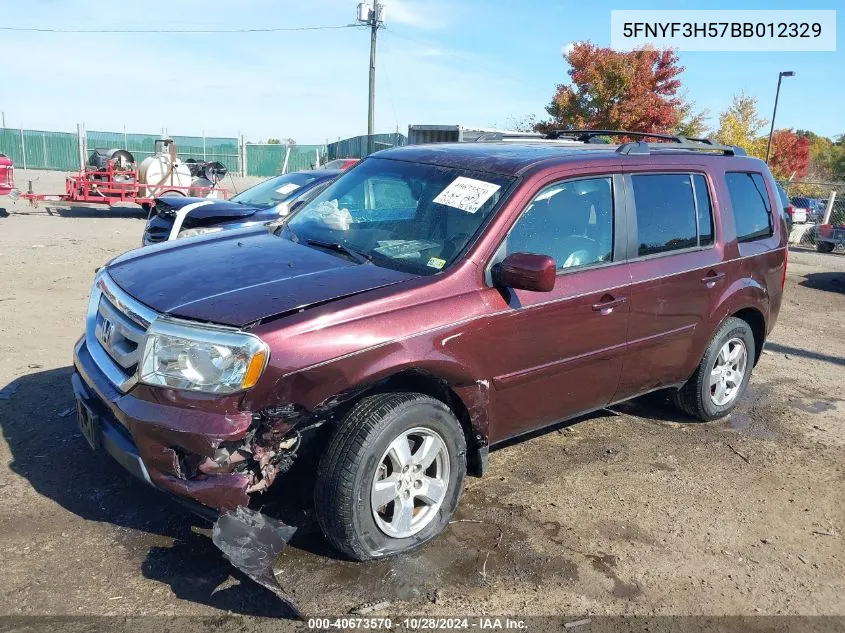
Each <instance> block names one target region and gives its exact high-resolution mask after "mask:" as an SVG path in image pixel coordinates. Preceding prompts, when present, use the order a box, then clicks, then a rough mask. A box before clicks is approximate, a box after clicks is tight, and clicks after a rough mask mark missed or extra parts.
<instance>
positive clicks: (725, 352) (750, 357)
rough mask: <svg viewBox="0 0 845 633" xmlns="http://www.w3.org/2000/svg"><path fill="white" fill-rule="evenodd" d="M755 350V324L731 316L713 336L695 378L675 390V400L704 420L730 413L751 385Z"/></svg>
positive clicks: (676, 403)
mask: <svg viewBox="0 0 845 633" xmlns="http://www.w3.org/2000/svg"><path fill="white" fill-rule="evenodd" d="M754 353H755V343H754V334H753V332H752V331H751V327H750V326H749V325H748V323H746V322H745V321H743V320H742V319H737V318H736V317H730V318H729V319H727V320H725V322H724V323H723V324H722V326H721V327H720V328H719V330H718V331H717V332H716V334H714V335H713V338H712V339H710V344H709V345H708V346H707V351H706V352H705V353H704V358H702V359H701V362H700V363H699V365H698V369H696V370H695V373H694V374H693V375H692V378H690V379H689V380H688V381H687V382H686V384H684V386H683V387H681V388H680V389H678V391H676V392H673V394H672V401H673V402H674V403H675V405H677V406H678V407H679V408H680V409H682V410H683V411H686V412H687V413H689V414H690V415H691V416H693V417H696V418H698V419H699V420H702V421H704V422H709V421H710V420H717V419H719V418H721V417H724V416H726V415H728V414H729V413H730V412H731V411H733V409H734V407H736V405H737V402H739V399H740V398H741V397H742V394H743V393H745V390H746V388H747V387H748V381H749V380H750V379H751V369H752V367H753V366H754Z"/></svg>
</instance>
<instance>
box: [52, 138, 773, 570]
mask: <svg viewBox="0 0 845 633" xmlns="http://www.w3.org/2000/svg"><path fill="white" fill-rule="evenodd" d="M591 134H595V135H601V136H607V135H608V132H607V131H595V132H591ZM621 134H624V136H625V137H631V136H634V137H636V136H637V134H636V133H633V132H623V133H621ZM564 135H565V133H564ZM585 136H587V135H586V134H585V133H584V132H583V131H582V132H579V136H578V137H577V138H585ZM666 138H668V139H669V140H668V141H667V142H663V143H653V144H647V143H645V142H642V141H639V142H629V143H627V142H626V143H623V144H621V145H616V144H597V143H590V142H583V143H581V142H573V141H572V139H568V140H565V142H561V143H559V144H557V143H556V141H555V139H553V138H552V139H549V140H548V141H546V142H544V143H539V142H537V143H531V142H518V143H517V142H496V143H493V142H491V143H487V142H479V143H462V144H441V145H419V146H408V147H399V148H393V149H389V150H385V151H382V152H378V153H376V154H374V155H372V156H370V157H368V158H367V159H365V160H364V161H362V162H361V164H360V165H358V166H357V167H355V169H352V170H350V171H347V172H345V173H343V174H342V175H340V176H339V177H338V178H337V179H336V180H334V181H333V182H332V183H331V184H330V185H329V186H328V187H327V188H326V189H325V190H324V191H322V192H321V193H320V194H319V195H317V196H316V197H315V198H314V199H313V200H311V201H310V202H309V203H308V204H306V205H305V206H304V207H302V208H300V209H299V210H298V211H296V212H295V213H294V214H293V215H292V216H291V217H290V218H289V219H288V220H287V221H286V222H284V223H283V224H281V225H280V226H279V227H278V228H277V230H275V231H268V230H267V229H266V227H263V226H262V227H254V229H252V230H251V229H244V230H240V231H230V232H222V233H220V234H217V235H209V236H207V237H203V238H199V239H191V240H180V241H177V242H175V243H173V244H165V245H161V246H160V247H158V248H156V249H147V250H144V249H139V250H136V251H132V252H129V253H126V254H124V255H121V256H119V257H117V258H115V259H113V260H112V261H110V262H109V263H108V264H107V265H106V266H104V267H103V268H102V269H101V270H100V271H99V272H98V273H97V276H96V278H95V280H94V285H93V288H92V292H91V297H90V300H89V304H88V317H87V320H86V330H85V333H84V335H83V336H82V337H81V338H80V340H79V341H78V342H77V344H76V346H75V350H74V366H75V372H74V374H73V377H72V381H73V390H74V394H75V397H76V402H77V412H78V423H79V427H80V429H81V432H82V435H83V436H84V437H85V438H86V439H87V441H88V442H89V443H90V444H91V446H92V447H94V448H97V447H103V449H104V450H105V452H107V453H108V454H110V455H112V456H113V457H114V458H116V459H117V460H118V461H119V462H120V463H121V464H122V465H123V466H124V467H126V468H127V469H128V470H129V471H130V472H132V473H134V474H135V475H136V476H138V477H140V478H142V479H143V480H145V481H146V482H148V483H151V484H153V485H154V486H157V487H158V488H160V489H163V490H165V491H168V492H170V493H172V494H174V495H176V496H178V497H179V498H181V499H183V500H185V501H186V502H190V503H193V504H195V506H197V507H199V508H204V511H206V512H207V511H209V509H211V510H213V511H215V512H217V511H227V510H232V509H234V508H237V507H239V506H246V505H247V504H249V503H250V499H251V498H253V499H254V500H255V502H256V503H255V505H259V503H260V502H259V500H258V499H255V497H256V496H258V495H260V494H262V493H263V492H264V491H266V490H267V489H268V488H269V487H270V486H271V485H273V486H275V490H278V492H279V494H281V495H286V494H287V495H292V494H293V493H294V492H295V491H294V490H293V489H292V487H293V486H296V487H297V489H298V490H301V489H302V488H303V486H305V484H310V482H313V491H312V492H313V495H312V497H311V498H312V499H313V508H314V511H315V515H316V518H317V521H318V523H319V526H320V528H321V530H322V532H323V533H324V535H325V536H326V538H327V540H328V542H329V543H330V544H332V545H333V546H334V547H335V548H337V549H338V550H340V551H342V552H344V553H345V554H346V555H348V556H350V557H352V558H355V559H358V560H366V559H372V558H380V557H385V556H391V555H395V554H400V553H403V552H407V551H409V550H411V549H414V548H416V547H418V546H420V545H422V544H423V543H425V542H427V541H429V540H431V539H432V538H434V537H435V536H437V535H438V534H439V533H440V532H441V531H442V530H443V529H444V528H445V527H446V526H447V525H448V524H449V522H450V520H451V519H452V516H453V514H454V512H455V509H456V507H457V505H458V501H459V499H460V497H461V493H462V491H463V488H464V477H465V475H466V474H467V473H469V474H472V475H476V476H481V475H483V474H484V472H485V471H486V469H487V464H488V460H487V457H488V451H489V448H490V446H492V445H494V444H497V443H501V442H505V441H510V440H512V439H513V438H515V437H518V436H520V435H523V434H526V433H531V432H534V431H536V430H538V429H541V428H544V427H548V426H549V425H552V424H555V423H558V422H560V421H562V420H566V419H569V418H572V417H575V416H579V415H583V414H585V413H587V412H590V411H595V410H599V409H602V408H605V407H607V406H609V405H611V404H613V403H617V402H621V401H624V400H627V399H629V398H632V397H635V396H638V395H640V394H644V393H648V392H651V391H654V390H657V389H667V388H668V389H670V390H671V391H670V392H671V394H672V398H673V400H674V402H675V404H676V405H677V406H678V407H680V409H682V410H683V411H685V412H686V414H687V415H689V416H692V417H695V418H698V419H700V420H714V419H717V418H720V417H723V416H725V415H728V414H729V413H730V412H731V411H732V410H733V409H734V407H735V406H736V405H737V403H738V402H739V401H740V399H741V398H742V395H743V393H744V392H745V390H746V388H747V386H748V382H749V380H750V378H751V372H752V368H753V367H754V366H755V364H756V363H757V360H758V359H759V358H760V355H761V353H762V350H763V346H764V344H765V342H766V339H767V337H768V335H769V333H770V332H771V331H772V328H773V327H774V325H775V321H776V320H777V317H778V313H779V310H780V307H781V301H782V293H783V285H784V281H785V279H786V255H787V248H786V247H787V236H786V234H785V227H786V224H785V222H784V221H783V218H782V217H781V216H780V214H779V210H780V205H779V203H778V199H777V195H778V194H777V189H776V186H775V181H774V180H773V178H772V176H771V174H770V173H769V170H768V168H767V167H766V164H765V163H763V162H762V161H761V160H758V159H756V158H751V157H747V156H745V152H744V151H743V150H741V149H739V148H734V147H725V146H721V145H718V144H710V143H701V144H700V147H698V146H695V145H693V144H692V143H691V142H689V141H686V140H685V139H684V140H683V142H682V141H681V140H679V139H678V138H676V137H666ZM716 201H718V202H716ZM67 458H68V459H74V460H79V459H81V458H82V457H81V456H79V455H76V454H73V452H71V453H70V454H68V455H67ZM92 458H93V457H92ZM297 466H299V468H296V467H297ZM554 467H555V465H554V463H545V464H538V463H533V464H527V465H526V466H525V468H527V469H528V470H529V471H530V470H531V469H544V472H547V473H548V474H549V476H555V473H553V472H551V471H549V469H550V468H551V469H553V468H554ZM291 469H296V470H291ZM289 473H298V474H297V476H296V478H291V475H289ZM303 475H308V477H307V478H304V477H303ZM69 485H72V482H69ZM310 488H311V486H310V485H308V486H307V487H306V489H309V490H310ZM88 492H90V491H86V493H88ZM684 502H685V500H684V499H681V498H678V503H684Z"/></svg>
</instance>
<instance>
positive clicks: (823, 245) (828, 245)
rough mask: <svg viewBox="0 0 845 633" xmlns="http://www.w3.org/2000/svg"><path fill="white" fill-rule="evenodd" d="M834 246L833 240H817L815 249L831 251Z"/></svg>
mask: <svg viewBox="0 0 845 633" xmlns="http://www.w3.org/2000/svg"><path fill="white" fill-rule="evenodd" d="M835 246H836V245H835V244H834V243H833V242H817V243H816V250H817V251H818V252H819V253H832V252H833V249H834V248H835Z"/></svg>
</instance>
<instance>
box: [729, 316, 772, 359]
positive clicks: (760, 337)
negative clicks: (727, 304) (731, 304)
mask: <svg viewBox="0 0 845 633" xmlns="http://www.w3.org/2000/svg"><path fill="white" fill-rule="evenodd" d="M731 316H734V317H736V318H737V319H742V320H743V321H745V322H746V323H748V325H749V326H750V327H751V333H752V334H754V364H755V365H756V364H757V361H758V360H760V355H761V354H762V353H763V344H764V343H765V342H766V319H765V317H764V316H763V314H762V313H761V312H760V311H759V310H757V309H756V308H743V309H742V310H739V311H738V312H734V313H733V314H732V315H731Z"/></svg>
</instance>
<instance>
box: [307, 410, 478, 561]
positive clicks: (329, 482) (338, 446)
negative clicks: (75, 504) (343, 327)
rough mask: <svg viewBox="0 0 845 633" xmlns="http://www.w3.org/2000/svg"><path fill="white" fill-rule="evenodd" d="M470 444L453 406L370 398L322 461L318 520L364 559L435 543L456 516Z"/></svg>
mask: <svg viewBox="0 0 845 633" xmlns="http://www.w3.org/2000/svg"><path fill="white" fill-rule="evenodd" d="M465 474H466V440H465V439H464V433H463V430H462V429H461V426H460V423H459V422H458V420H457V419H456V418H455V416H454V415H453V414H452V412H451V411H450V410H449V408H448V407H447V406H446V405H445V404H443V403H442V402H440V401H439V400H436V399H434V398H431V397H429V396H425V395H422V394H418V393H392V394H378V395H374V396H369V397H367V398H364V399H362V400H361V401H360V402H358V403H357V404H356V405H355V406H354V407H353V408H352V410H351V411H350V412H349V413H348V414H347V415H346V417H345V418H344V419H343V421H342V422H341V423H340V425H339V426H338V428H337V430H336V431H335V433H334V435H333V436H332V438H331V439H330V440H329V445H328V447H327V449H326V452H325V453H324V454H323V457H322V459H321V460H320V466H319V469H318V474H317V485H316V488H315V495H314V501H315V509H316V514H317V521H318V523H319V524H320V528H321V529H322V531H323V534H325V536H326V538H327V539H328V540H329V542H330V543H331V544H332V545H333V546H334V547H336V548H337V549H338V550H340V551H342V552H344V553H346V554H347V555H349V556H350V557H352V558H355V559H357V560H369V559H373V558H380V557H384V556H392V555H395V554H401V553H404V552H407V551H409V550H411V549H414V548H416V547H418V546H420V545H422V544H423V543H425V542H426V541H429V540H431V539H432V538H434V537H435V536H437V535H438V534H440V532H442V531H443V529H444V528H445V527H446V526H447V525H448V523H449V519H450V518H451V517H452V514H453V513H454V512H455V508H456V507H457V505H458V500H459V499H460V496H461V492H462V490H463V481H464V476H465Z"/></svg>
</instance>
